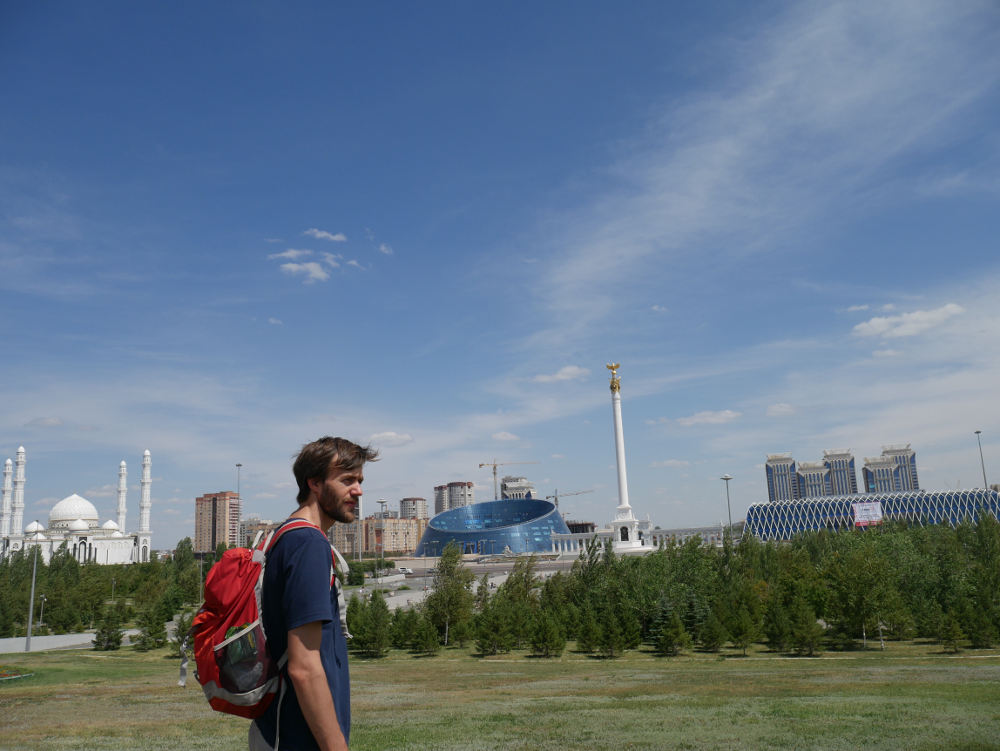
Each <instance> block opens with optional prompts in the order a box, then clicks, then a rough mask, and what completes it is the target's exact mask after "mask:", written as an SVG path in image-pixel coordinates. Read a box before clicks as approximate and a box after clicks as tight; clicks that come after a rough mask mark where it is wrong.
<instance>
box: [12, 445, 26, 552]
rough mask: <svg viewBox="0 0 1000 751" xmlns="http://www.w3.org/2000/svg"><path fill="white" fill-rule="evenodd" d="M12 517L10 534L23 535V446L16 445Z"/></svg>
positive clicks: (14, 535)
mask: <svg viewBox="0 0 1000 751" xmlns="http://www.w3.org/2000/svg"><path fill="white" fill-rule="evenodd" d="M10 507H11V511H12V514H13V518H12V519H11V522H10V536H11V537H23V536H24V446H18V447H17V454H16V455H15V458H14V497H13V501H12V502H11V505H10Z"/></svg>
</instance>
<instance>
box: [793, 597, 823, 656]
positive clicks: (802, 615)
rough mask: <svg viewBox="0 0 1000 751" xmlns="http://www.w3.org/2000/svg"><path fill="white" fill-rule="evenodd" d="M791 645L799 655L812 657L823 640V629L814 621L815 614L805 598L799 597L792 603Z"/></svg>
mask: <svg viewBox="0 0 1000 751" xmlns="http://www.w3.org/2000/svg"><path fill="white" fill-rule="evenodd" d="M791 620H792V633H791V644H792V646H793V647H794V648H795V651H796V652H798V653H799V654H800V655H808V656H809V657H812V656H813V654H815V652H816V650H817V648H818V647H819V645H820V643H821V641H822V639H823V627H822V626H821V625H820V624H819V623H818V622H817V620H816V613H815V612H814V611H813V609H812V608H811V607H809V603H807V602H806V600H805V598H804V597H802V596H799V597H797V598H796V599H795V601H794V602H792V619H791Z"/></svg>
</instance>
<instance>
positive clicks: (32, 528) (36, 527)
mask: <svg viewBox="0 0 1000 751" xmlns="http://www.w3.org/2000/svg"><path fill="white" fill-rule="evenodd" d="M44 531H45V527H43V526H42V525H41V524H39V523H38V521H37V520H36V521H33V522H32V523H31V524H29V525H28V526H27V527H25V528H24V534H26V535H33V534H35V533H36V532H44Z"/></svg>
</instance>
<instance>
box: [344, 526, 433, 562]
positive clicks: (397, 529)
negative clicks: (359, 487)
mask: <svg viewBox="0 0 1000 751" xmlns="http://www.w3.org/2000/svg"><path fill="white" fill-rule="evenodd" d="M426 528H427V519H380V518H377V517H375V516H370V517H368V518H367V519H359V520H358V521H357V522H354V523H353V524H334V525H333V526H332V527H330V531H329V538H330V542H332V543H333V545H334V547H336V548H337V550H339V551H340V552H341V553H343V554H344V555H348V556H363V555H378V554H380V553H383V554H385V555H393V554H399V553H407V554H408V553H412V552H413V551H414V550H416V548H417V545H418V544H419V543H420V537H421V535H423V533H424V530H425V529H426Z"/></svg>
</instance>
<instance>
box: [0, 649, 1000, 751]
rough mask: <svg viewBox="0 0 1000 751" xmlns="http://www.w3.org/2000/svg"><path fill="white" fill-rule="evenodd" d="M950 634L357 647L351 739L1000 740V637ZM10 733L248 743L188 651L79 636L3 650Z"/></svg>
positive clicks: (13, 740) (440, 744)
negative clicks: (598, 653)
mask: <svg viewBox="0 0 1000 751" xmlns="http://www.w3.org/2000/svg"><path fill="white" fill-rule="evenodd" d="M939 650H940V647H938V646H937V645H922V644H892V645H891V646H890V648H889V649H888V650H887V651H885V652H880V651H878V650H868V651H859V652H846V653H833V652H827V653H825V654H824V655H823V656H822V657H819V658H812V659H807V658H781V657H776V656H774V655H771V654H769V653H766V652H763V651H758V652H752V653H751V654H750V656H748V657H746V658H744V657H740V656H736V655H735V654H732V653H727V654H725V655H723V656H720V655H708V654H699V653H689V654H686V655H683V656H681V657H677V658H672V659H663V658H657V657H654V656H652V655H651V654H649V653H646V652H630V653H626V655H625V656H624V657H621V658H618V659H615V660H602V659H596V658H592V657H587V656H584V655H580V654H576V653H572V652H567V653H565V654H564V655H563V656H562V658H560V659H557V660H542V659H536V658H532V657H530V656H527V655H524V654H519V653H514V654H512V655H505V656H503V657H498V658H488V659H480V658H476V657H473V656H471V655H470V654H469V653H468V651H460V650H445V651H443V652H442V653H440V654H439V655H438V656H436V657H431V658H417V657H413V656H410V655H406V654H402V653H397V652H394V653H393V654H392V655H391V656H390V657H388V658H386V659H383V660H372V661H365V660H357V659H356V660H354V661H353V662H352V666H351V670H352V678H353V685H354V700H353V714H354V723H353V728H352V744H351V748H352V749H354V751H375V750H376V749H379V750H381V749H398V750H401V751H403V750H407V749H412V750H414V751H416V750H417V749H432V750H433V749H446V750H448V751H458V750H459V749H469V750H470V751H471V750H472V749H475V750H476V751H483V750H489V749H525V750H527V749H531V750H532V751H549V750H550V749H551V750H552V751H555V749H559V750H560V751H564V750H565V749H613V750H614V751H624V750H625V749H857V748H865V749H906V750H907V751H924V750H925V749H926V750H928V751H929V750H930V749H959V750H963V749H964V750H965V751H973V750H974V749H1000V652H998V651H996V650H989V651H965V652H960V653H958V654H957V655H946V654H942V653H941V652H940V651H939ZM0 662H2V663H3V664H4V665H5V666H8V667H12V668H17V669H21V670H24V671H25V672H33V673H34V674H33V675H32V676H31V677H29V678H24V679H19V680H12V681H4V682H0V718H2V721H0V749H3V750H4V751H6V750H8V749H9V750H10V751H15V750H16V751H21V750H22V749H26V750H31V749H60V750H62V749H87V750H88V751H97V750H99V749H100V750H103V749H108V750H112V749H113V750H115V751H126V750H127V751H132V750H133V749H162V750H163V751H177V750H178V749H211V750H212V751H227V750H228V749H243V748H245V747H246V741H245V738H246V727H247V721H245V720H241V719H239V718H233V717H228V716H225V715H221V714H217V713H215V712H212V711H211V710H210V709H209V708H208V705H207V703H206V702H205V700H204V699H203V698H202V694H201V691H200V689H199V687H198V685H197V683H196V682H195V681H194V680H193V679H192V680H190V681H189V684H188V687H187V688H186V689H182V688H179V687H178V686H177V669H178V661H177V660H174V659H169V658H167V657H166V656H165V653H164V652H163V651H158V652H152V653H147V654H141V653H137V652H133V651H130V650H123V651H120V652H105V653H99V652H92V651H83V650H80V651H66V652H49V653H35V654H26V655H3V656H2V657H0Z"/></svg>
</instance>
